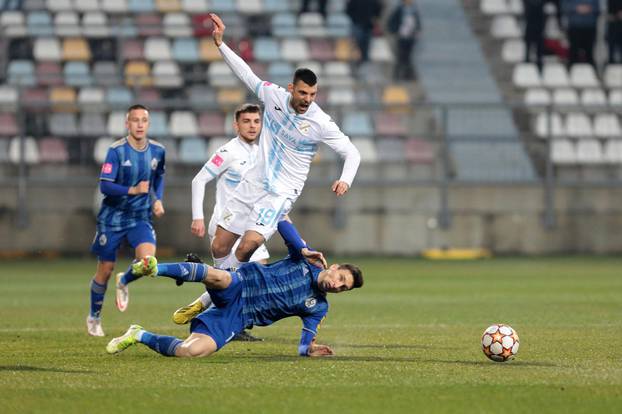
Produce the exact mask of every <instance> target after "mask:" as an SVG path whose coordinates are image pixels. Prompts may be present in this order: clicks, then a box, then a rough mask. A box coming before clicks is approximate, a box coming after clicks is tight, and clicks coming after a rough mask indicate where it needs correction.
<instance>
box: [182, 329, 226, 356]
mask: <svg viewBox="0 0 622 414" xmlns="http://www.w3.org/2000/svg"><path fill="white" fill-rule="evenodd" d="M217 348H218V346H217V345H216V342H215V341H214V340H213V339H212V338H211V337H210V336H208V335H203V334H192V335H191V336H190V337H188V339H186V341H184V343H183V344H181V345H180V346H179V347H178V348H177V350H176V352H175V355H176V356H178V357H189V358H200V357H206V356H210V355H211V354H213V353H214V352H216V350H217Z"/></svg>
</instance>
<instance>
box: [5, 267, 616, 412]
mask: <svg viewBox="0 0 622 414" xmlns="http://www.w3.org/2000/svg"><path fill="white" fill-rule="evenodd" d="M354 262H355V263H358V264H360V265H361V267H362V268H363V270H364V273H365V278H366V281H365V286H364V288H363V289H360V290H356V291H353V292H350V293H344V294H339V295H331V311H330V313H329V317H328V318H327V320H326V321H325V322H324V324H323V327H322V329H321V331H320V335H319V338H318V339H319V341H318V342H320V343H327V344H329V345H331V346H333V349H334V350H335V352H336V354H337V356H335V357H331V358H324V359H311V358H300V357H297V356H296V349H297V342H298V339H299V334H300V322H299V320H298V319H297V318H290V319H287V320H283V321H280V322H278V323H277V324H275V325H273V326H271V327H267V328H256V329H254V330H253V333H254V334H256V335H259V336H261V337H264V338H265V342H262V343H239V342H237V343H231V344H229V345H228V346H226V347H225V348H224V349H223V350H221V351H220V352H218V353H217V354H215V355H213V356H212V357H209V358H205V359H194V360H190V359H175V358H165V357H162V356H160V355H158V354H156V353H154V352H152V351H151V350H149V349H148V348H146V347H145V346H143V345H137V346H134V347H131V348H130V349H128V350H126V351H125V352H123V353H121V354H119V355H117V356H110V355H107V354H106V353H105V350H104V348H105V345H106V343H107V342H108V341H109V340H110V338H112V337H113V336H117V335H120V334H121V333H123V332H124V331H125V330H126V329H127V327H128V325H130V324H131V323H140V324H142V325H143V326H144V327H145V328H146V329H148V330H153V331H156V332H158V333H164V334H169V335H176V336H180V337H182V338H183V337H185V336H186V335H187V332H188V331H187V327H178V326H176V325H174V324H173V323H172V322H171V320H170V317H171V313H172V312H173V311H174V310H175V309H176V308H177V307H179V306H181V305H183V304H186V303H187V302H189V301H190V300H191V299H193V298H194V297H196V296H197V295H198V294H199V293H200V292H201V288H200V285H197V284H189V283H187V284H185V285H184V286H183V287H181V288H177V287H175V284H174V282H173V281H172V280H171V279H165V278H161V279H157V280H139V281H137V282H135V283H134V284H132V285H131V288H130V294H131V296H130V298H131V300H130V307H129V308H128V310H127V312H125V313H119V312H118V311H117V310H116V308H115V305H114V286H113V282H111V283H110V284H109V286H108V292H107V296H106V302H105V306H104V311H103V321H104V325H103V326H104V330H105V332H106V334H107V335H108V336H107V337H105V338H91V337H88V336H87V334H86V330H85V322H84V319H85V317H86V314H87V310H88V283H89V279H90V276H91V275H92V273H93V271H94V262H93V261H91V260H55V261H45V260H43V261H36V260H35V261H6V260H5V261H3V262H2V263H1V264H0V292H2V294H1V295H0V320H1V321H2V323H1V325H0V349H1V352H2V354H1V356H0V406H1V407H2V408H1V409H0V411H1V412H2V413H18V412H19V413H21V412H46V413H49V412H63V413H68V412H76V413H84V412H90V413H95V412H102V413H109V412H118V411H121V410H123V411H124V412H146V411H151V412H153V410H154V409H155V410H158V411H159V412H162V410H166V411H173V410H174V411H175V412H181V411H182V410H190V409H193V410H196V409H200V410H201V411H204V412H209V413H219V412H266V413H276V412H283V413H285V412H313V413H344V412H356V413H366V412H370V413H371V412H373V413H376V412H441V413H443V412H456V413H460V412H493V411H495V412H499V410H501V412H503V413H511V412H538V413H541V412H585V413H593V412H599V413H605V412H611V413H613V412H622V352H621V346H620V344H621V343H622V319H621V316H622V270H620V269H622V259H616V258H537V259H532V258H529V259H527V258H524V259H494V260H485V261H476V262H428V261H423V260H405V259H356V260H354ZM495 322H502V323H507V324H510V325H511V326H512V327H514V328H515V329H516V330H517V332H518V334H519V335H520V340H521V346H520V350H519V353H518V356H517V358H516V359H515V360H514V361H511V362H507V363H494V362H492V361H489V360H487V359H486V357H485V356H484V354H483V353H482V351H481V348H480V337H481V334H482V332H483V330H484V329H485V328H486V327H487V326H488V325H490V324H492V323H495ZM166 411H164V412H166Z"/></svg>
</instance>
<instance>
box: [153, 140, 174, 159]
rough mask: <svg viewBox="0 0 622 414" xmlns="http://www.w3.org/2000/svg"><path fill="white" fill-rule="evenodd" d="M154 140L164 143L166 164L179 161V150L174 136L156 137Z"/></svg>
mask: <svg viewBox="0 0 622 414" xmlns="http://www.w3.org/2000/svg"><path fill="white" fill-rule="evenodd" d="M156 141H158V142H159V143H160V144H162V145H164V148H165V149H166V164H167V165H170V164H173V163H176V162H177V161H179V151H178V149H177V142H176V140H175V139H174V138H158V139H157V140H156Z"/></svg>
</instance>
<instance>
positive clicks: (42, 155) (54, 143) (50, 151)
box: [39, 137, 69, 162]
mask: <svg viewBox="0 0 622 414" xmlns="http://www.w3.org/2000/svg"><path fill="white" fill-rule="evenodd" d="M67 160H69V153H68V151H67V146H66V145H65V142H64V141H63V140H61V139H59V138H52V137H47V138H43V139H41V140H40V141H39V161H41V162H67Z"/></svg>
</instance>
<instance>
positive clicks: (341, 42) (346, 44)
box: [335, 38, 361, 61]
mask: <svg viewBox="0 0 622 414" xmlns="http://www.w3.org/2000/svg"><path fill="white" fill-rule="evenodd" d="M335 56H336V57H337V59H339V60H345V61H358V60H359V59H360V57H361V54H360V52H359V50H358V48H357V47H355V46H354V45H353V43H352V41H351V40H350V38H340V39H337V40H336V42H335Z"/></svg>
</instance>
